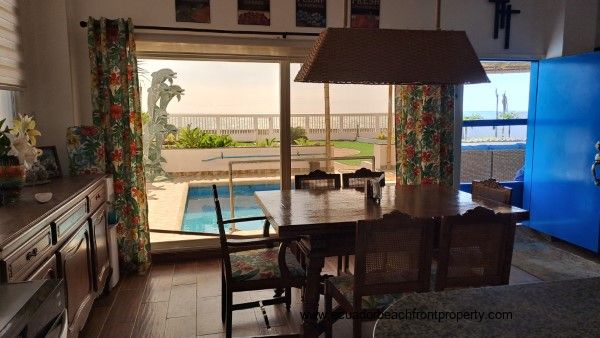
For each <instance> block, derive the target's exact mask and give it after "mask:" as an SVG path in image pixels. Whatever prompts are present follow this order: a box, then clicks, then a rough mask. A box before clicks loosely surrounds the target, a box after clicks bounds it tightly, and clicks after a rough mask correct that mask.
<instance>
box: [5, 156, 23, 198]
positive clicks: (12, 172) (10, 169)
mask: <svg viewBox="0 0 600 338" xmlns="http://www.w3.org/2000/svg"><path fill="white" fill-rule="evenodd" d="M24 183H25V166H24V165H0V205H7V204H12V203H16V202H18V201H19V199H20V198H21V190H23V184H24Z"/></svg>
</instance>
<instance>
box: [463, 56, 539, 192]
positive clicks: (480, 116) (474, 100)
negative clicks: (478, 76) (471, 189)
mask: <svg viewBox="0 0 600 338" xmlns="http://www.w3.org/2000/svg"><path fill="white" fill-rule="evenodd" d="M482 64H483V66H484V69H486V72H487V74H488V77H489V79H490V81H491V82H490V83H485V84H476V85H466V86H465V87H464V96H463V119H464V122H463V130H462V158H461V182H464V183H468V182H471V181H473V180H483V179H487V178H490V177H493V178H496V179H497V180H499V181H512V180H515V179H517V180H518V179H521V180H522V168H523V165H524V161H525V142H526V141H527V123H526V122H524V123H521V124H518V125H509V124H508V123H507V122H509V121H510V120H515V119H527V116H528V109H529V94H530V90H529V86H530V67H531V64H530V63H529V62H482ZM480 120H495V122H490V123H491V124H492V125H491V126H473V125H472V124H474V123H478V122H477V121H480Z"/></svg>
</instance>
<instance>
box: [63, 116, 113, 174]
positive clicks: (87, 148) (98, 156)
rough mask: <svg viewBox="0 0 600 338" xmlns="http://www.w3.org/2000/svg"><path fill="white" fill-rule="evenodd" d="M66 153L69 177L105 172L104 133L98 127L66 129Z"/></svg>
mask: <svg viewBox="0 0 600 338" xmlns="http://www.w3.org/2000/svg"><path fill="white" fill-rule="evenodd" d="M67 153H68V155H69V171H70V172H71V175H82V174H104V173H105V171H106V150H105V141H104V132H103V131H102V129H100V128H98V127H92V126H78V127H69V128H67Z"/></svg>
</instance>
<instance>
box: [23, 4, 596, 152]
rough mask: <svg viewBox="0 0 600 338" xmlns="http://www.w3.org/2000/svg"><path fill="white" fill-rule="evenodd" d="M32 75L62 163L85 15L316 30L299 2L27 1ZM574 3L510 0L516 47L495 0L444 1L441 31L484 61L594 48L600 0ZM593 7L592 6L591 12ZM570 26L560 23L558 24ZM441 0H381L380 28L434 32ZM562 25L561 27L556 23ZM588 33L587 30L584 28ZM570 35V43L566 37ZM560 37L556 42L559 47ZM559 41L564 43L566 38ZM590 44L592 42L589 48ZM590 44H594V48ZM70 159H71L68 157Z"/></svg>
mask: <svg viewBox="0 0 600 338" xmlns="http://www.w3.org/2000/svg"><path fill="white" fill-rule="evenodd" d="M22 1H23V3H24V4H25V6H24V9H25V12H26V13H25V14H24V15H23V16H24V21H25V22H26V23H27V25H28V26H29V27H28V28H27V29H24V30H23V36H24V40H25V43H24V50H25V54H26V55H25V64H26V67H27V70H26V79H27V82H28V83H29V87H28V89H27V94H26V95H25V98H24V101H25V102H24V107H26V108H27V110H29V111H35V112H36V113H37V114H38V119H39V121H40V126H41V129H42V132H44V134H45V135H44V137H43V138H42V142H43V143H47V144H56V145H57V146H58V147H59V152H60V154H61V160H63V159H64V158H65V153H64V131H65V128H66V127H67V126H69V125H72V124H78V123H82V124H89V123H91V102H90V92H89V91H90V89H89V88H90V85H89V83H90V76H89V61H88V50H87V36H86V30H85V29H83V28H81V27H79V21H81V20H85V19H86V18H87V17H89V16H92V17H96V18H97V17H101V16H104V17H109V18H117V17H131V18H132V19H133V21H134V23H135V24H137V25H155V26H171V27H196V28H213V29H231V30H266V31H303V32H318V31H319V29H315V28H298V27H295V19H294V15H295V1H294V0H273V1H271V26H269V27H265V26H240V25H238V24H237V15H236V7H237V5H236V4H237V0H212V1H211V2H212V8H211V16H212V18H211V21H212V23H210V24H197V23H181V22H175V6H174V2H175V1H174V0H128V1H123V0H44V1H39V0H22ZM557 1H558V2H559V3H560V2H565V1H569V0H512V4H513V6H514V8H515V9H520V10H522V13H521V14H518V15H515V16H514V19H513V22H512V34H511V48H510V49H509V50H505V49H504V48H503V39H502V37H503V32H502V31H501V35H500V39H497V40H494V39H493V38H492V33H493V15H494V7H493V4H491V3H489V2H488V1H485V0H461V1H456V0H453V1H449V0H448V1H443V2H442V3H443V6H442V28H443V29H451V30H465V31H466V32H467V34H468V36H469V38H470V39H471V42H472V44H473V46H474V47H475V50H476V51H477V53H478V54H479V56H480V57H481V58H496V59H497V58H502V59H539V58H544V57H546V55H547V53H548V50H549V47H555V50H556V54H557V55H561V54H562V53H564V51H565V50H567V51H582V50H591V49H592V47H593V44H594V41H593V39H591V40H590V38H589V36H595V35H594V34H595V28H594V27H593V24H592V23H591V22H595V21H596V19H597V16H596V13H597V10H596V7H594V5H595V6H597V3H598V0H577V1H569V6H568V7H569V8H570V10H569V12H565V11H564V7H561V6H556V2H557ZM327 3H328V6H327V11H328V13H327V17H328V25H329V26H332V27H341V26H342V25H343V22H342V21H343V13H342V12H343V0H329V1H328V2H327ZM589 6H592V7H593V8H594V10H590V7H589ZM565 18H566V19H567V21H566V22H567V23H568V22H574V23H578V22H579V21H581V25H578V24H572V25H571V26H569V27H567V28H561V27H560V23H561V22H565ZM434 25H435V0H382V5H381V27H382V28H398V29H434V28H435V27H434ZM556 27H558V28H556ZM580 30H583V31H580ZM565 39H566V40H565ZM553 41H555V42H557V44H553V43H552V42H553ZM561 41H562V44H561V43H558V42H561ZM589 44H591V45H589ZM588 45H589V46H588ZM63 163H66V161H63Z"/></svg>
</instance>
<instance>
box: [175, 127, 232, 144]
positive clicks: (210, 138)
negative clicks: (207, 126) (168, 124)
mask: <svg viewBox="0 0 600 338" xmlns="http://www.w3.org/2000/svg"><path fill="white" fill-rule="evenodd" d="M234 145H235V142H234V141H233V139H232V138H231V136H229V135H218V134H211V133H205V132H203V131H201V130H200V129H199V128H190V127H189V126H188V127H186V128H181V129H179V132H178V138H177V147H178V148H183V149H203V148H224V147H232V146H234Z"/></svg>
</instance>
